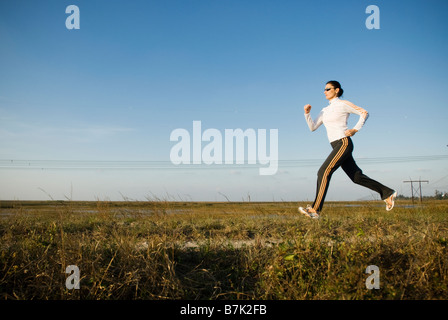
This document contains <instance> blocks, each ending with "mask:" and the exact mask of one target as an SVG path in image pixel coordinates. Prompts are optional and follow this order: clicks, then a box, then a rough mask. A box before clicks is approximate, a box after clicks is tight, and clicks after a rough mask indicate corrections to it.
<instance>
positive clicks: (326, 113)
mask: <svg viewBox="0 0 448 320" xmlns="http://www.w3.org/2000/svg"><path fill="white" fill-rule="evenodd" d="M350 113H355V114H357V115H359V121H358V123H356V125H355V127H354V128H353V129H356V130H358V131H359V130H360V129H361V128H362V126H363V125H364V123H365V122H366V120H367V118H368V117H369V113H368V112H367V111H366V110H364V109H363V108H361V107H358V106H356V105H354V104H353V103H351V102H350V101H347V100H341V99H339V98H334V99H332V100H331V101H330V104H329V105H328V107H325V108H323V109H322V111H321V112H320V113H319V115H318V116H317V118H316V119H315V120H313V119H312V118H311V115H310V113H305V119H306V122H307V124H308V127H309V128H310V130H311V131H314V130H316V129H317V128H319V127H320V126H321V125H322V124H324V126H325V128H326V129H327V136H328V140H329V141H330V142H333V141H336V140H339V139H342V138H344V137H345V130H347V129H348V127H347V120H348V117H349V115H350Z"/></svg>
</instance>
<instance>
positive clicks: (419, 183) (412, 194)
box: [403, 179, 429, 204]
mask: <svg viewBox="0 0 448 320" xmlns="http://www.w3.org/2000/svg"><path fill="white" fill-rule="evenodd" d="M403 182H404V183H410V184H411V196H412V204H414V191H415V193H416V194H417V193H420V203H422V182H426V183H429V181H428V180H420V179H419V180H407V181H403ZM417 182H418V189H417V188H415V189H414V183H417Z"/></svg>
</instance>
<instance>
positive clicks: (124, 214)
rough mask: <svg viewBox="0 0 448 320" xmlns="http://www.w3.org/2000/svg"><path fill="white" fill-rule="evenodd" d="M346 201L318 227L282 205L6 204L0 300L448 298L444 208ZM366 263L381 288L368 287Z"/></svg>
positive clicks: (0, 227) (1, 222)
mask: <svg viewBox="0 0 448 320" xmlns="http://www.w3.org/2000/svg"><path fill="white" fill-rule="evenodd" d="M350 204H351V205H356V206H350V207H347V206H345V205H346V204H345V203H328V204H327V205H326V210H325V213H326V214H325V215H324V216H323V217H322V219H320V220H319V221H314V220H310V219H308V218H306V217H303V216H301V215H299V214H298V213H297V203H287V202H282V203H251V202H243V203H195V202H185V203H183V202H170V201H161V200H159V199H157V200H155V201H148V202H120V203H116V202H102V201H98V202H96V203H87V202H71V201H66V202H55V201H51V202H43V203H42V202H40V203H33V202H22V203H10V202H2V203H0V206H1V207H2V208H1V211H0V239H1V240H0V297H1V299H27V300H28V299H64V300H65V299H294V300H295V299H447V298H448V290H447V284H448V278H447V275H448V249H447V248H448V221H447V214H448V203H447V202H446V201H445V202H444V201H438V202H437V201H432V202H426V203H424V204H423V206H417V207H406V206H403V205H404V204H409V203H401V202H400V203H399V204H398V205H397V207H396V208H395V209H394V210H393V211H392V212H386V211H385V210H384V208H383V206H382V205H381V204H380V202H376V201H372V202H364V203H350ZM400 205H401V206H400ZM68 265H77V266H78V267H79V269H80V276H81V282H80V289H79V290H76V289H72V290H69V289H67V288H66V286H65V280H66V278H67V277H68V274H66V273H65V268H66V267H67V266H68ZM368 265H377V266H378V267H379V269H380V283H381V287H380V289H379V290H375V289H374V290H368V289H366V286H365V281H366V278H367V276H368V275H366V274H365V269H366V267H367V266H368Z"/></svg>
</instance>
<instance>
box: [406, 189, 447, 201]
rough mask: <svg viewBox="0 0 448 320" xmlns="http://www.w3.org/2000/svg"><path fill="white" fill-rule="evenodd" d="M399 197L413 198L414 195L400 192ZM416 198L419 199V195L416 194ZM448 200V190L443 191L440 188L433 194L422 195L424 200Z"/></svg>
mask: <svg viewBox="0 0 448 320" xmlns="http://www.w3.org/2000/svg"><path fill="white" fill-rule="evenodd" d="M397 199H402V200H411V199H412V197H409V196H404V195H402V194H399V195H398V196H397ZM414 199H419V196H414ZM425 199H426V200H448V192H446V191H445V192H442V191H439V190H436V191H435V192H434V195H433V196H422V200H425Z"/></svg>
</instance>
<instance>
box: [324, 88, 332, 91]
mask: <svg viewBox="0 0 448 320" xmlns="http://www.w3.org/2000/svg"><path fill="white" fill-rule="evenodd" d="M331 89H334V88H325V89H324V91H330V90H331Z"/></svg>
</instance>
